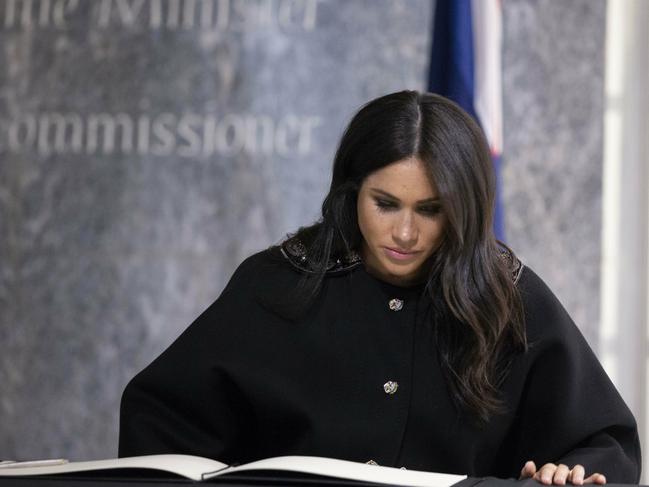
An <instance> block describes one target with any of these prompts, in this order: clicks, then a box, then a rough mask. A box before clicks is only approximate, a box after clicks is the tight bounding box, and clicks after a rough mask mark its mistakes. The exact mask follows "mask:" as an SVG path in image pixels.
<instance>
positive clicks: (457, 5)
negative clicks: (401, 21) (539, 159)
mask: <svg viewBox="0 0 649 487" xmlns="http://www.w3.org/2000/svg"><path fill="white" fill-rule="evenodd" d="M480 1H487V0H480ZM473 21H474V19H473V12H472V0H437V2H436V8H435V13H434V22H433V29H434V30H433V41H432V48H431V58H430V68H429V78H428V90H429V91H431V92H433V93H438V94H440V95H443V96H445V97H447V98H450V99H451V100H453V101H454V102H456V103H457V104H458V105H460V106H461V107H462V108H463V109H464V110H465V111H466V112H467V113H469V114H470V115H471V116H472V117H473V118H474V119H475V120H476V121H477V122H478V123H479V124H480V126H481V127H482V128H483V130H484V129H485V126H484V121H483V120H481V119H480V117H479V116H478V113H477V109H476V93H477V92H478V91H479V90H480V89H481V87H479V86H476V76H475V74H476V73H475V71H476V69H475V66H476V53H475V49H474V47H475V44H474V41H475V39H474V32H473V27H474V22H473ZM498 59H500V56H498ZM485 62H488V60H487V61H485ZM492 68H493V67H492ZM495 68H497V69H500V66H496V67H495ZM485 91H486V92H488V91H489V90H488V89H487V90H483V92H485ZM487 96H488V95H487ZM498 101H500V100H498ZM500 109H502V108H500ZM487 133H489V132H487ZM496 133H500V132H499V131H496ZM487 138H488V139H489V137H487ZM488 141H489V145H490V147H491V149H492V151H491V153H492V160H493V163H494V170H495V173H496V182H497V184H496V208H495V215H494V233H495V235H496V238H498V239H499V240H504V238H505V227H504V214H503V213H504V212H503V208H502V204H501V198H500V191H499V190H500V186H501V185H500V165H501V154H500V150H501V149H500V144H498V143H492V142H493V141H491V140H488Z"/></svg>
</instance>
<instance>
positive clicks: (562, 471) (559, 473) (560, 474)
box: [552, 463, 570, 485]
mask: <svg viewBox="0 0 649 487" xmlns="http://www.w3.org/2000/svg"><path fill="white" fill-rule="evenodd" d="M569 473H570V469H569V468H568V465H564V464H563V463H562V464H560V465H559V466H558V467H557V469H556V470H555V471H554V476H553V477H552V482H553V483H554V485H566V480H567V479H568V474H569Z"/></svg>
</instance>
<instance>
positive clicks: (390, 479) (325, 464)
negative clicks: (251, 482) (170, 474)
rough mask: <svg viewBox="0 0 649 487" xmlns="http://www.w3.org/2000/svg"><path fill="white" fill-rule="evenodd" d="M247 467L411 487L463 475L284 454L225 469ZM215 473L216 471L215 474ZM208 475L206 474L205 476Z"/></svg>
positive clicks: (440, 485)
mask: <svg viewBox="0 0 649 487" xmlns="http://www.w3.org/2000/svg"><path fill="white" fill-rule="evenodd" d="M251 470H281V471H289V472H300V473H307V474H314V475H322V476H326V477H334V478H341V479H350V480H362V481H365V482H377V483H383V484H391V485H404V486H412V487H450V486H451V485H453V484H455V483H457V482H460V481H461V480H464V479H465V478H466V475H454V474H445V473H435V472H422V471H418V470H405V469H400V468H393V467H383V466H380V465H368V464H365V463H358V462H350V461H347V460H337V459H334V458H322V457H309V456H285V457H275V458H267V459H264V460H258V461H256V462H250V463H246V464H245V465H239V466H236V467H231V468H230V469H228V470H227V472H223V473H224V474H226V473H230V472H243V471H251ZM217 475H218V474H217ZM210 477H212V476H208V475H206V476H205V477H204V478H205V479H208V478H210Z"/></svg>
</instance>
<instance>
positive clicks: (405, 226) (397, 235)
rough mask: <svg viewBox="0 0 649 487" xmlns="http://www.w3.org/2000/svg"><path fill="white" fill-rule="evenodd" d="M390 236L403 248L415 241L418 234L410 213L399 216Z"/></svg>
mask: <svg viewBox="0 0 649 487" xmlns="http://www.w3.org/2000/svg"><path fill="white" fill-rule="evenodd" d="M392 236H393V237H394V240H395V242H396V243H398V244H399V245H401V246H403V247H408V246H411V245H413V244H414V243H415V242H416V241H417V237H418V236H419V232H418V230H417V226H416V224H415V219H414V218H413V215H412V213H404V214H403V215H401V216H400V218H399V219H398V221H397V222H396V225H395V228H394V232H393V235H392Z"/></svg>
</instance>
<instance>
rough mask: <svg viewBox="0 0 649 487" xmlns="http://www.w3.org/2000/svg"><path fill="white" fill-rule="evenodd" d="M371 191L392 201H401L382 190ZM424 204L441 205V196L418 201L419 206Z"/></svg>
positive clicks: (371, 189) (373, 189)
mask: <svg viewBox="0 0 649 487" xmlns="http://www.w3.org/2000/svg"><path fill="white" fill-rule="evenodd" d="M370 191H372V192H373V193H378V194H380V195H382V196H385V197H386V198H390V199H393V200H395V201H400V200H399V198H397V197H396V196H394V195H392V194H390V193H388V192H387V191H384V190H382V189H379V188H370ZM422 203H439V196H434V197H433V198H427V199H425V200H419V201H417V204H422Z"/></svg>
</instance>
